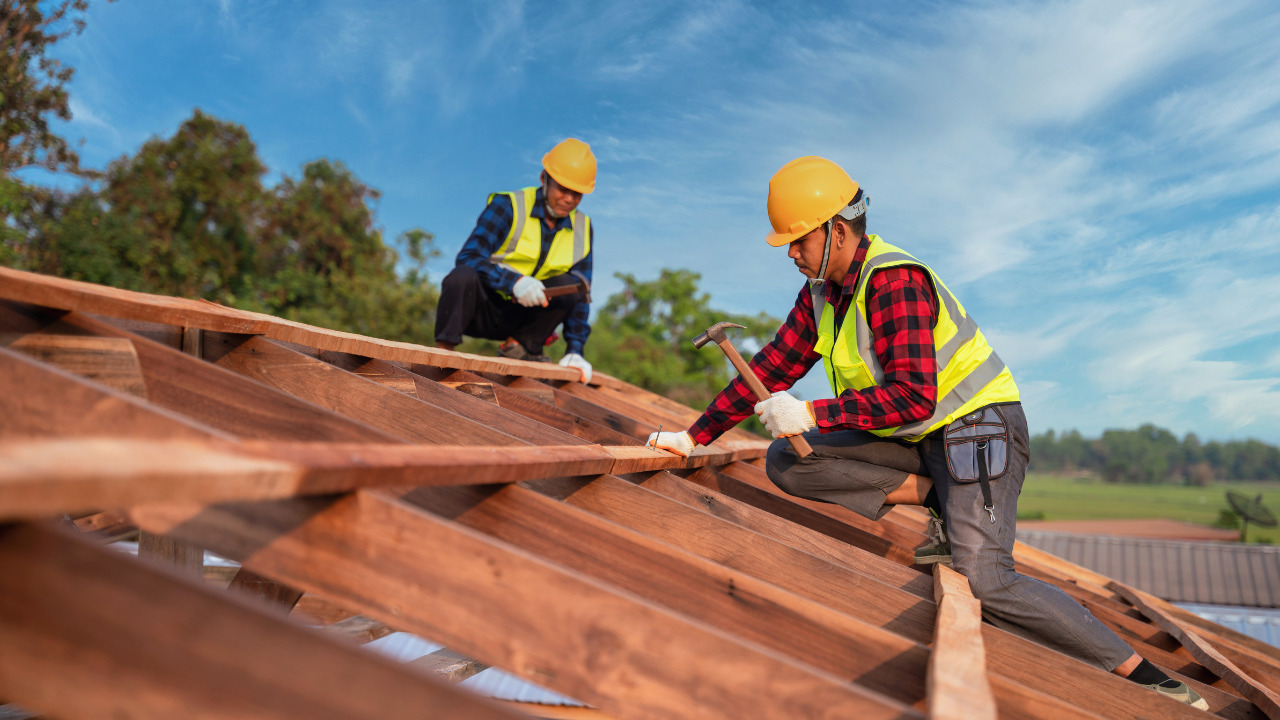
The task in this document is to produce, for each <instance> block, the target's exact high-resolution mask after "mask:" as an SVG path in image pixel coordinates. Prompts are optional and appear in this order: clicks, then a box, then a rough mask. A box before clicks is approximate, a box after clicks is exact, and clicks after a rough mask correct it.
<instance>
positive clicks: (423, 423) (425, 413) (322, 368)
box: [204, 333, 578, 446]
mask: <svg viewBox="0 0 1280 720" xmlns="http://www.w3.org/2000/svg"><path fill="white" fill-rule="evenodd" d="M204 357H205V359H206V360H208V361H211V362H212V363H213V364H215V365H217V366H219V367H222V368H226V369H228V370H231V371H232V372H235V373H237V374H239V375H243V376H244V377H246V378H249V379H251V380H254V381H256V382H259V383H262V384H263V385H268V386H271V387H274V388H275V389H277V390H279V391H280V392H282V393H285V394H287V395H289V396H292V397H294V398H298V399H299V400H303V401H306V402H308V403H311V404H315V405H318V406H320V407H323V408H325V409H326V410H329V411H330V412H332V413H335V414H337V415H339V416H342V417H344V418H349V419H351V420H354V421H356V422H359V423H361V424H363V425H367V426H369V427H373V428H377V429H378V430H380V431H382V432H384V433H386V434H387V435H389V436H393V437H397V438H399V439H401V440H404V441H406V442H412V443H427V444H431V445H472V444H474V445H490V446H495V445H503V446H510V445H520V444H522V441H521V440H518V439H516V438H514V437H512V436H510V435H508V434H506V433H504V432H501V431H499V430H497V429H494V428H492V427H490V426H489V425H487V424H485V423H483V422H482V421H479V420H477V419H475V418H474V417H473V416H474V415H476V414H477V413H476V412H474V411H473V412H468V413H465V414H464V413H455V412H451V411H449V410H446V409H444V408H442V407H439V406H437V405H432V404H430V403H429V402H427V401H426V399H425V398H423V397H422V395H419V396H418V397H417V398H416V399H415V398H412V397H409V396H408V395H405V394H404V393H401V392H397V391H395V390H392V389H390V388H388V387H385V386H383V385H381V384H379V383H376V382H373V381H371V380H367V379H365V378H363V377H360V376H359V375H357V374H355V373H352V372H347V371H346V370H343V369H340V368H338V367H335V366H333V365H331V364H329V363H327V362H324V361H322V360H318V359H316V358H313V357H310V356H308V355H304V354H303V353H300V352H297V351H295V350H292V349H290V348H287V347H284V346H283V345H279V344H277V343H275V342H273V341H271V340H267V339H264V338H261V337H255V336H252V335H227V334H224V333H205V345H204ZM476 402H477V404H478V405H486V404H485V403H481V402H479V401H476ZM488 409H489V408H488V407H485V408H483V410H486V411H487V410H488ZM568 439H569V441H570V442H577V441H578V440H577V438H572V437H570V438H568ZM559 444H567V443H559Z"/></svg>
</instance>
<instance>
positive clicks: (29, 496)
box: [0, 363, 613, 519]
mask: <svg viewBox="0 0 1280 720" xmlns="http://www.w3.org/2000/svg"><path fill="white" fill-rule="evenodd" d="M0 367H2V363H0ZM612 465H613V460H612V459H611V458H610V457H609V456H608V453H607V451H606V450H605V449H603V448H598V447H596V446H594V445H584V446H571V447H563V446H548V447H533V446H519V447H509V448H503V447H471V446H425V445H364V444H355V445H351V444H316V443H277V442H235V441H226V442H213V441H209V442H192V441H189V440H174V441H151V440H125V439H114V438H89V439H67V440H59V439H55V440H36V439H31V438H15V439H9V440H0V519H14V518H27V517H43V516H47V515H52V514H58V513H63V512H77V511H93V510H98V509H102V508H108V509H110V508H128V507H132V506H134V505H137V504H139V503H143V502H185V503H196V504H207V503H215V502H227V501H231V500H262V499H276V498H284V497H294V496H304V495H323V494H329V493H336V492H344V491H350V490H354V489H356V488H359V487H365V486H412V485H430V484H435V483H447V484H454V483H460V482H461V483H504V482H518V481H521V480H533V479H538V478H544V477H559V476H565V475H599V474H600V473H603V472H608V470H609V468H610V467H612Z"/></svg>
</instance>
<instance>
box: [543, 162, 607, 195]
mask: <svg viewBox="0 0 1280 720" xmlns="http://www.w3.org/2000/svg"><path fill="white" fill-rule="evenodd" d="M543 169H544V170H546V168H545V167H544V168H543ZM547 174H548V175H550V176H551V179H552V180H555V181H556V182H557V183H559V184H560V185H561V186H563V187H567V188H569V189H570V190H573V191H575V192H580V193H582V194H583V195H589V194H590V193H591V192H592V191H593V190H595V189H596V184H595V183H594V182H593V183H591V184H590V185H583V184H582V183H576V182H565V181H563V180H561V179H560V178H558V177H556V176H555V174H554V173H552V172H551V171H550V170H547Z"/></svg>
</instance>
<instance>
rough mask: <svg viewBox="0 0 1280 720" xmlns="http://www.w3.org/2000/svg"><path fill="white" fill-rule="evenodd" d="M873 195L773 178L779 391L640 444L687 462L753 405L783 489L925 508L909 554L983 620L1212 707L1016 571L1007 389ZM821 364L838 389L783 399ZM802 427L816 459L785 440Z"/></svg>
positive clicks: (717, 403) (786, 172)
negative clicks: (787, 298)
mask: <svg viewBox="0 0 1280 720" xmlns="http://www.w3.org/2000/svg"><path fill="white" fill-rule="evenodd" d="M868 202H869V198H867V197H866V196H865V195H864V193H863V191H862V189H861V188H859V187H858V184H857V183H856V182H854V181H853V180H852V179H851V178H850V177H849V175H848V173H846V172H845V171H844V170H843V169H842V168H841V167H840V166H839V165H836V164H835V163H833V162H831V161H830V160H826V159H823V158H819V157H802V158H799V159H796V160H793V161H791V162H789V163H787V164H786V165H784V166H783V167H782V169H780V170H779V171H778V172H777V173H776V174H774V176H773V179H771V180H770V181H769V201H768V210H769V220H770V222H771V223H772V225H773V232H772V233H770V234H769V236H768V238H767V240H768V242H769V244H770V245H773V246H775V247H781V246H784V245H785V246H787V248H788V249H787V257H789V258H791V260H792V261H793V262H795V265H796V269H798V270H799V271H800V272H801V273H802V274H803V275H804V276H805V277H806V278H808V279H809V281H808V283H807V284H806V286H805V287H804V288H802V289H801V290H800V293H799V294H798V295H797V296H796V304H795V307H794V308H793V309H792V310H791V314H790V315H789V316H788V317H787V319H786V321H785V322H784V323H783V325H782V327H781V328H780V329H779V330H778V334H777V336H776V337H775V338H774V339H773V341H772V342H770V343H769V344H768V345H766V346H765V347H764V348H763V349H761V350H760V352H759V353H757V354H756V356H755V357H754V358H753V359H752V360H751V362H750V366H751V369H752V370H753V371H754V372H755V374H756V375H757V376H759V378H760V380H761V381H762V382H763V383H764V385H765V387H767V388H768V389H769V390H770V391H771V392H773V393H774V395H773V397H771V398H770V399H768V400H765V401H763V402H756V401H755V398H754V397H753V396H752V394H751V391H750V389H749V388H748V387H747V385H746V383H745V382H744V381H743V380H742V378H740V377H735V378H734V380H733V381H732V382H731V383H729V386H728V387H726V388H725V389H724V390H723V391H721V393H720V394H719V395H717V396H716V398H715V399H714V400H713V401H712V402H711V404H710V405H709V406H708V407H707V409H706V411H705V412H704V413H703V414H702V416H701V417H700V418H698V420H697V421H696V422H695V423H694V424H693V425H692V426H691V427H690V428H689V429H688V430H685V431H682V432H658V433H653V434H652V435H650V436H649V442H650V444H651V445H654V446H657V447H660V448H663V449H665V450H668V451H670V452H673V453H677V454H679V455H685V456H687V455H688V454H689V453H691V452H692V451H693V448H694V447H695V446H696V445H698V444H702V445H705V444H708V443H710V442H712V441H714V440H715V439H716V438H717V437H719V436H720V435H721V434H723V433H724V432H725V431H726V430H728V429H730V428H732V427H733V426H734V425H736V424H737V423H738V422H741V421H742V420H743V419H745V418H746V417H748V416H750V415H751V414H752V412H755V413H757V414H759V415H760V418H761V420H763V421H764V424H765V427H767V428H768V429H769V431H770V432H771V433H772V434H773V436H774V437H775V438H778V439H777V440H775V441H774V443H773V445H772V446H771V447H770V448H769V454H768V457H767V470H768V473H769V478H770V479H771V480H772V481H773V482H774V483H775V484H777V485H778V487H780V488H782V489H783V490H784V491H786V492H787V493H790V494H791V495H796V496H799V497H803V498H808V499H810V500H819V501H823V502H830V503H836V504H838V505H843V506H844V507H847V508H849V509H850V510H852V511H854V512H856V513H858V514H859V515H862V516H863V517H866V518H870V519H872V520H878V519H880V518H881V517H883V516H884V514H885V513H886V512H888V510H889V507H890V506H892V505H894V504H909V505H924V506H926V507H928V508H929V509H930V511H931V514H932V516H933V517H932V519H931V532H930V542H929V544H927V545H925V546H924V547H921V548H919V549H918V550H916V562H917V563H919V564H928V563H935V562H948V563H953V564H954V566H955V568H956V570H958V571H960V572H961V573H963V574H964V575H965V576H966V577H967V578H968V580H969V586H970V588H971V589H972V590H973V594H974V595H975V596H976V597H977V598H978V599H979V600H981V602H982V613H983V616H984V617H985V618H986V619H987V620H988V621H989V622H991V623H992V624H993V625H996V626H998V627H1001V628H1004V629H1006V630H1009V631H1011V632H1014V633H1018V634H1020V635H1023V636H1026V637H1029V638H1031V639H1032V640H1035V641H1036V642H1039V643H1042V644H1044V645H1047V646H1049V647H1052V648H1054V649H1056V650H1059V651H1061V652H1064V653H1067V654H1068V655H1071V656H1073V657H1076V658H1079V659H1081V660H1083V661H1085V662H1088V663H1090V664H1092V665H1095V666H1097V667H1100V668H1102V669H1104V670H1108V671H1111V672H1114V673H1116V674H1118V675H1122V676H1124V677H1128V678H1129V679H1131V680H1133V681H1134V682H1137V683H1141V684H1143V685H1147V686H1149V687H1151V688H1152V689H1154V690H1156V691H1157V692H1159V693H1160V694H1162V695H1165V696H1168V697H1170V698H1173V699H1175V700H1179V701H1181V702H1184V703H1187V704H1190V705H1195V706H1196V707H1199V708H1201V709H1207V708H1208V704H1207V703H1206V702H1205V701H1204V700H1203V699H1202V698H1201V697H1200V696H1199V695H1198V694H1197V693H1196V692H1195V691H1194V690H1192V689H1191V688H1189V687H1187V685H1186V684H1184V683H1182V682H1178V681H1176V680H1172V679H1170V678H1169V677H1168V675H1166V674H1165V673H1164V672H1162V671H1161V670H1160V669H1159V668H1157V667H1155V666H1154V665H1152V664H1151V663H1150V662H1148V661H1146V660H1144V659H1143V658H1142V657H1140V656H1139V655H1138V654H1137V653H1135V652H1134V651H1133V649H1132V648H1131V647H1129V645H1127V644H1126V643H1125V642H1124V641H1123V640H1121V639H1120V637H1119V636H1117V635H1116V634H1115V633H1114V632H1112V631H1111V630H1110V629H1108V628H1107V627H1106V626H1105V625H1103V624H1102V623H1101V622H1099V621H1098V620H1097V618H1095V617H1094V616H1093V615H1092V614H1090V613H1089V612H1088V611H1087V610H1086V609H1085V608H1084V607H1083V606H1081V605H1080V604H1079V603H1077V602H1075V601H1074V600H1072V599H1071V598H1070V597H1069V596H1067V595H1066V594H1065V593H1063V592H1062V591H1061V590H1059V589H1058V588H1056V587H1054V586H1052V585H1049V584H1047V583H1043V582H1040V581H1039V580H1035V579H1033V578H1029V577H1027V576H1025V575H1021V574H1019V573H1018V572H1016V571H1015V570H1014V566H1013V541H1014V524H1015V519H1016V517H1017V505H1018V495H1019V493H1020V492H1021V491H1022V482H1023V477H1024V475H1025V473H1026V468H1027V462H1028V459H1029V457H1030V448H1029V437H1028V431H1027V421H1026V416H1025V415H1024V414H1023V412H1022V405H1021V403H1020V402H1019V395H1018V386H1017V385H1016V384H1015V383H1014V380H1013V375H1012V374H1011V373H1010V371H1009V369H1008V368H1007V367H1006V366H1005V364H1004V362H1003V361H1001V359H1000V356H999V355H997V354H996V353H995V351H994V350H993V349H992V348H991V346H990V345H989V344H988V343H987V340H986V337H985V336H984V335H983V334H982V332H981V331H980V330H979V329H978V325H977V323H976V322H974V320H973V318H972V317H970V316H969V314H968V313H967V312H965V309H964V306H963V305H961V304H960V301H959V300H958V299H957V298H956V297H955V295H953V294H952V293H951V291H950V290H948V289H947V286H946V285H945V284H943V282H942V280H941V279H940V278H939V277H938V276H937V275H936V274H935V273H934V272H933V270H931V269H930V268H929V266H928V265H925V264H924V263H922V262H920V261H919V260H917V259H916V258H914V257H912V256H911V255H910V254H908V253H907V252H906V251H905V250H902V249H901V248H898V247H896V246H894V245H891V244H889V243H888V242H886V241H885V240H883V239H881V238H880V237H879V236H877V235H868V234H866V227H867V206H868ZM819 361H821V363H822V366H823V369H824V370H825V371H826V375H827V379H828V381H829V382H830V384H831V389H832V393H833V394H834V397H832V398H827V399H822V400H814V401H811V402H805V401H802V400H799V399H797V398H795V397H793V396H791V395H790V394H788V393H787V392H786V390H787V389H788V388H790V387H792V386H793V385H794V384H795V382H796V381H797V380H799V379H800V378H801V377H803V376H804V375H805V373H807V372H808V371H809V369H810V368H811V367H813V366H814V365H815V364H817V363H818V362H819ZM798 434H802V435H803V436H804V438H805V440H807V441H808V442H809V444H810V445H811V446H812V447H813V453H812V454H811V455H808V456H806V457H803V458H801V457H798V456H797V455H796V453H795V452H794V451H793V450H792V448H791V446H790V444H789V443H788V442H787V441H786V440H785V438H787V437H790V436H792V435H798Z"/></svg>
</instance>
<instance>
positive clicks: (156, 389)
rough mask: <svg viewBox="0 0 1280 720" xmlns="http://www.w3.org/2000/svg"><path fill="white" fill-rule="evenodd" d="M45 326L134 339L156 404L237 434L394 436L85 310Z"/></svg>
mask: <svg viewBox="0 0 1280 720" xmlns="http://www.w3.org/2000/svg"><path fill="white" fill-rule="evenodd" d="M28 319H29V320H30V321H32V322H37V321H39V320H41V318H37V317H32V316H28ZM42 329H47V330H48V331H49V332H59V333H67V334H81V335H93V336H100V337H116V338H126V339H129V340H131V341H132V342H133V346H134V350H135V351H136V352H137V355H138V360H139V363H140V365H141V367H142V372H143V377H144V379H145V380H146V383H147V395H148V399H149V400H150V402H151V404H152V405H155V406H158V407H161V408H165V409H168V410H172V411H174V412H177V413H180V414H182V415H186V416H187V417H189V418H192V419H195V420H197V421H199V422H200V423H201V424H204V425H207V426H210V427H214V428H217V429H220V430H223V431H225V432H229V433H232V434H234V435H239V436H244V437H254V438H261V439H268V438H270V439H276V440H327V441H334V442H341V441H356V440H362V441H368V442H390V441H393V440H394V438H393V437H392V436H390V435H388V434H386V433H383V432H381V431H379V430H375V429H374V428H371V427H368V426H366V425H362V424H359V423H356V422H353V421H351V420H348V419H346V418H343V417H340V416H338V415H335V414H333V413H332V412H329V411H328V410H325V409H323V408H321V407H318V406H316V405H313V404H310V403H306V402H303V401H301V400H298V399H297V398H294V397H292V396H290V395H287V394H285V393H282V392H280V391H278V390H276V389H274V388H271V387H268V386H266V385H262V384H260V383H257V382H253V381H251V380H248V379H246V378H243V377H241V376H240V375H237V374H236V373H234V372H231V371H229V370H226V369H224V368H220V367H217V366H216V365H212V364H210V363H207V362H204V361H201V360H197V359H195V358H193V357H191V356H189V355H185V354H183V353H182V352H181V351H178V350H174V349H172V348H168V347H165V346H163V345H161V344H159V343H156V342H152V341H150V340H147V339H145V338H142V337H138V336H135V335H130V334H129V333H127V332H125V331H123V330H120V329H118V328H115V327H112V326H111V325H108V324H106V323H104V322H101V321H98V320H94V319H92V318H90V317H88V316H86V315H83V314H77V313H71V314H69V315H65V316H63V317H62V319H60V320H57V321H56V322H53V323H51V324H48V325H46V327H45V328H42Z"/></svg>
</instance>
